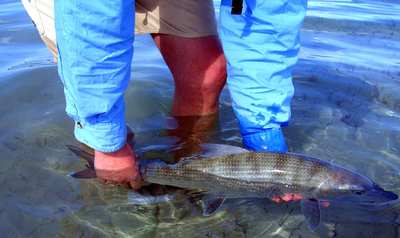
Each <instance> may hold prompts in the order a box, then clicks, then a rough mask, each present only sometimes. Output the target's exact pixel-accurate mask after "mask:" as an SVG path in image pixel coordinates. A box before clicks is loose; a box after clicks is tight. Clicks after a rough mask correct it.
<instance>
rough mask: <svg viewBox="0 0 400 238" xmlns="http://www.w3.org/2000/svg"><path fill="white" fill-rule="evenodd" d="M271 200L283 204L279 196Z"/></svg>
mask: <svg viewBox="0 0 400 238" xmlns="http://www.w3.org/2000/svg"><path fill="white" fill-rule="evenodd" d="M271 200H272V201H274V202H276V203H281V202H282V199H281V197H278V196H276V197H273V198H272V199H271Z"/></svg>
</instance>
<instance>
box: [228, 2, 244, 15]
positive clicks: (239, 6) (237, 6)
mask: <svg viewBox="0 0 400 238" xmlns="http://www.w3.org/2000/svg"><path fill="white" fill-rule="evenodd" d="M242 10H243V0H232V11H231V14H232V15H241V14H242Z"/></svg>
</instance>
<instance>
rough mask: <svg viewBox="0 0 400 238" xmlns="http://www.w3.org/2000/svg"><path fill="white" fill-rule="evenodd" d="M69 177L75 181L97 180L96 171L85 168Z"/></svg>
mask: <svg viewBox="0 0 400 238" xmlns="http://www.w3.org/2000/svg"><path fill="white" fill-rule="evenodd" d="M69 176H71V177H73V178H77V179H92V178H97V175H96V171H95V170H94V169H92V168H87V169H84V170H81V171H78V172H75V173H71V174H69Z"/></svg>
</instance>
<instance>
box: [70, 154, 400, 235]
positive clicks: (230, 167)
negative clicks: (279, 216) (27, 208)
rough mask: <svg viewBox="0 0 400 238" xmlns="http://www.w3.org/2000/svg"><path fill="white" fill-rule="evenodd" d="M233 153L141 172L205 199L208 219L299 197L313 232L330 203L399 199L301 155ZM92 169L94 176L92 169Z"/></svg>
mask: <svg viewBox="0 0 400 238" xmlns="http://www.w3.org/2000/svg"><path fill="white" fill-rule="evenodd" d="M70 150H71V151H74V150H75V152H76V151H77V149H76V148H70ZM228 151H229V149H228ZM231 151H232V153H228V154H221V153H220V154H219V155H218V156H207V157H204V156H201V155H194V156H191V157H187V158H183V159H182V160H180V161H179V162H177V163H175V164H167V163H165V162H163V161H162V160H157V159H153V160H140V162H139V163H140V166H139V167H140V173H141V176H142V179H143V180H144V181H145V182H147V183H154V184H161V185H169V186H173V187H178V188H183V189H187V190H188V191H191V193H192V195H193V196H195V197H201V199H202V201H203V211H204V212H203V214H204V215H211V214H213V213H214V212H216V211H217V210H218V209H219V208H220V207H221V206H222V204H223V203H224V202H225V200H226V199H235V198H269V199H273V198H274V197H280V196H284V195H285V194H299V195H301V198H302V200H301V202H300V203H301V211H302V213H303V214H304V216H305V220H306V221H307V223H308V225H309V228H310V230H312V231H314V230H316V229H317V227H318V226H319V224H320V223H321V207H322V206H323V205H324V204H325V203H326V202H327V201H343V202H351V203H358V204H377V203H380V202H387V201H393V200H396V199H398V196H397V194H395V193H393V192H390V191H385V190H384V189H383V188H381V187H380V186H379V185H378V184H376V183H375V182H373V181H372V180H371V179H369V178H368V177H366V176H363V175H360V174H358V173H356V172H354V171H351V170H349V169H346V168H344V167H341V166H339V165H335V164H333V163H330V162H327V161H323V160H321V159H317V158H313V157H310V156H307V155H303V154H297V153H277V152H252V151H247V150H236V151H234V150H231ZM80 155H81V156H82V154H80ZM86 157H88V155H86ZM87 161H88V163H89V164H90V163H92V161H90V160H89V159H87ZM87 167H88V168H87V170H92V171H93V166H92V165H88V166H87ZM86 174H87V173H82V171H81V172H77V173H75V174H73V175H72V176H73V177H75V178H87V177H90V176H86ZM188 194H190V192H189V193H188Z"/></svg>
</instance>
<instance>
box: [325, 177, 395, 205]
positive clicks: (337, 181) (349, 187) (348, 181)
mask: <svg viewBox="0 0 400 238" xmlns="http://www.w3.org/2000/svg"><path fill="white" fill-rule="evenodd" d="M330 180H331V182H330V184H329V187H330V188H331V189H332V188H333V189H332V190H334V191H335V192H336V193H338V194H341V195H343V196H342V198H345V199H350V200H352V201H357V202H387V201H392V200H396V199H397V198H398V196H397V194H395V193H393V192H390V191H385V190H384V189H383V188H381V187H380V186H379V185H378V184H376V183H375V182H373V181H372V180H371V179H369V178H368V177H365V176H363V175H360V174H357V173H355V172H352V171H349V170H345V169H343V170H339V171H337V172H336V173H334V174H333V176H332V177H331V179H330Z"/></svg>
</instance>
